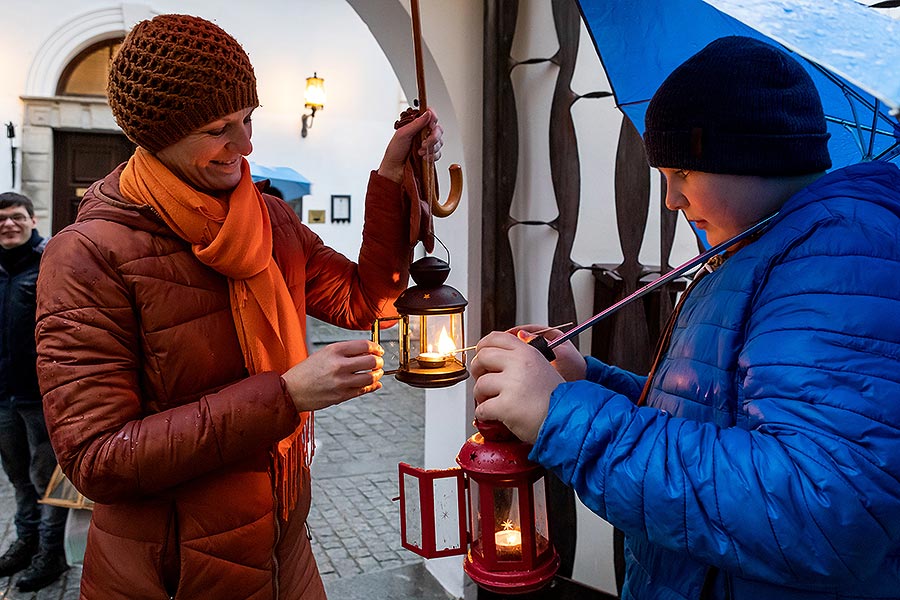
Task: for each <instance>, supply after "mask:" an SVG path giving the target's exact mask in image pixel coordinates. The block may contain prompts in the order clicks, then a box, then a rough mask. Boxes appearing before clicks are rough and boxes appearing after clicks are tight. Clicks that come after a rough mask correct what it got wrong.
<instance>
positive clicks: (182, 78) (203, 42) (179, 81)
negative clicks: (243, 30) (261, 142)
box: [107, 15, 259, 152]
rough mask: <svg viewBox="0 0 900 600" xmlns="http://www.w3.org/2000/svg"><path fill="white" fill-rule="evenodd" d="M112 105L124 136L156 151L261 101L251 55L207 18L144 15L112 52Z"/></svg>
mask: <svg viewBox="0 0 900 600" xmlns="http://www.w3.org/2000/svg"><path fill="white" fill-rule="evenodd" d="M107 95H108V97H109V106H110V108H112V112H113V116H115V118H116V122H117V123H118V124H119V127H121V128H122V131H124V132H125V135H127V136H128V138H129V139H130V140H131V141H133V142H134V143H136V144H138V145H140V146H143V147H144V148H146V149H147V150H149V151H150V152H158V151H159V150H162V149H163V148H165V147H166V146H169V145H171V144H173V143H175V142H177V141H178V140H180V139H182V138H183V137H184V136H186V135H187V134H188V133H190V132H192V131H194V130H195V129H197V128H198V127H202V126H203V125H206V124H207V123H210V122H212V121H215V120H216V119H220V118H222V117H224V116H226V115H229V114H231V113H234V112H237V111H239V110H243V109H245V108H249V107H256V106H258V105H259V100H258V98H257V95H256V76H255V75H254V73H253V66H252V65H251V64H250V58H249V57H248V56H247V53H246V52H244V49H243V48H242V47H241V45H240V44H239V43H238V42H237V40H235V39H234V38H233V37H231V36H230V35H228V34H227V33H226V32H225V31H224V30H223V29H222V28H220V27H219V26H217V25H215V24H213V23H210V22H209V21H207V20H205V19H201V18H199V17H193V16H189V15H159V16H157V17H154V18H153V19H150V20H146V21H141V22H140V23H138V24H137V25H135V26H134V28H133V29H132V30H131V32H130V33H129V34H128V35H127V36H126V37H125V40H124V41H123V42H122V46H121V48H119V51H118V53H116V56H115V58H113V61H112V64H111V66H110V70H109V81H108V84H107Z"/></svg>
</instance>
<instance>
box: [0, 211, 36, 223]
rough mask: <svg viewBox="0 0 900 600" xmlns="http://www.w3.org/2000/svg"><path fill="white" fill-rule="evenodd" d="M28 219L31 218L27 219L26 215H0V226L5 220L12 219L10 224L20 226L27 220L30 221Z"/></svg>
mask: <svg viewBox="0 0 900 600" xmlns="http://www.w3.org/2000/svg"><path fill="white" fill-rule="evenodd" d="M30 218H31V217H29V216H28V215H23V214H19V213H16V214H14V215H6V216H5V217H4V216H3V215H0V224H2V223H6V221H7V220H9V219H12V222H13V223H15V224H16V225H21V224H23V223H25V222H26V221H28V219H30Z"/></svg>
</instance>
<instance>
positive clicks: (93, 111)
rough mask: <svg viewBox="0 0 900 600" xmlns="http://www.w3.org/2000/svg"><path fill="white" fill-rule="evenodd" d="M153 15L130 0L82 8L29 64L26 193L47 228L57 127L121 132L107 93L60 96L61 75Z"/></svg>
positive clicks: (24, 148)
mask: <svg viewBox="0 0 900 600" xmlns="http://www.w3.org/2000/svg"><path fill="white" fill-rule="evenodd" d="M151 16H153V12H152V11H151V10H150V8H149V7H147V6H146V5H143V4H125V3H123V4H119V5H114V6H110V7H107V8H99V9H95V10H92V11H88V12H85V13H82V14H81V15H79V16H77V17H75V18H73V19H72V20H71V21H69V22H67V23H66V24H65V25H64V26H62V27H60V28H58V29H57V30H56V31H54V32H53V33H52V34H51V35H50V37H49V38H48V39H47V40H46V42H45V43H44V44H42V45H41V49H40V52H38V54H37V55H36V56H35V59H34V61H33V62H32V64H31V67H30V68H29V71H28V77H27V79H26V84H25V93H24V94H23V95H22V96H21V100H22V103H23V105H24V108H25V111H24V120H23V123H22V125H23V127H22V193H23V194H25V195H27V196H28V197H30V198H31V199H32V200H33V202H34V206H35V214H36V216H37V217H38V219H39V220H40V222H41V223H42V224H43V225H42V230H44V233H47V232H48V231H49V226H50V225H51V223H50V215H51V212H52V210H51V209H52V206H51V205H52V202H53V161H54V157H53V139H54V131H55V130H66V131H95V132H106V133H115V132H118V131H119V128H118V126H117V125H116V123H115V120H114V119H113V116H112V112H111V111H110V110H109V106H108V105H107V103H106V100H105V99H104V98H91V97H73V96H57V95H56V85H57V82H58V81H59V77H60V75H61V74H62V73H63V70H64V69H65V67H66V65H68V64H69V62H70V61H71V60H72V59H73V58H74V57H76V56H77V55H78V54H79V53H80V52H81V51H82V50H84V49H85V48H87V47H89V46H90V45H92V44H95V43H97V42H99V41H102V40H105V39H109V38H115V37H121V36H124V35H125V33H127V32H128V30H129V29H130V28H131V26H132V25H133V24H134V23H136V22H138V21H140V20H142V19H145V18H149V17H151Z"/></svg>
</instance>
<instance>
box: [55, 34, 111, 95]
mask: <svg viewBox="0 0 900 600" xmlns="http://www.w3.org/2000/svg"><path fill="white" fill-rule="evenodd" d="M123 39H124V38H115V39H111V40H103V41H102V42H97V43H96V44H93V45H91V46H88V47H87V48H85V49H84V50H82V51H81V53H80V54H78V56H76V57H75V58H73V59H72V60H71V62H69V64H68V65H66V68H65V70H64V71H63V73H62V75H61V76H60V78H59V84H58V85H57V86H56V94H57V95H58V96H100V97H106V78H107V77H108V75H109V63H110V61H112V58H113V56H115V55H116V52H117V51H118V50H119V46H121V45H122V40H123Z"/></svg>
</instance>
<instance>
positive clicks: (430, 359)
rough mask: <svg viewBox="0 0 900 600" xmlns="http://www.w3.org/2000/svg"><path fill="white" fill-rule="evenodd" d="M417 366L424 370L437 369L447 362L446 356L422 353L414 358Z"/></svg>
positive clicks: (436, 353) (435, 353)
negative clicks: (417, 363)
mask: <svg viewBox="0 0 900 600" xmlns="http://www.w3.org/2000/svg"><path fill="white" fill-rule="evenodd" d="M416 360H417V361H418V362H419V366H420V367H422V368H424V369H437V368H439V367H443V366H444V363H446V362H447V355H446V354H441V353H440V352H422V353H421V354H419V356H417V357H416Z"/></svg>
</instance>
